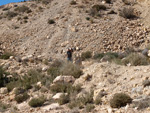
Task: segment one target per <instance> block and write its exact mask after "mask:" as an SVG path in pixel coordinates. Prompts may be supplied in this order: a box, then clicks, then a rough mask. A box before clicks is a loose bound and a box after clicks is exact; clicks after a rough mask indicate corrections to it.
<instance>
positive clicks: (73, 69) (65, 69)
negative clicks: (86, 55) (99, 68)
mask: <svg viewBox="0 0 150 113" xmlns="http://www.w3.org/2000/svg"><path fill="white" fill-rule="evenodd" d="M60 72H61V74H62V75H72V76H73V77H74V78H79V77H80V76H81V75H82V74H83V72H82V70H81V69H80V67H79V66H77V65H75V64H73V63H71V62H66V63H64V64H63V66H62V67H61V68H60Z"/></svg>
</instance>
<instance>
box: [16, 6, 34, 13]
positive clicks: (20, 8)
mask: <svg viewBox="0 0 150 113" xmlns="http://www.w3.org/2000/svg"><path fill="white" fill-rule="evenodd" d="M15 11H18V12H21V13H25V12H26V13H30V12H32V11H31V9H30V8H29V7H27V6H25V5H23V6H19V7H17V8H16V9H15Z"/></svg>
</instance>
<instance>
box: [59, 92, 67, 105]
mask: <svg viewBox="0 0 150 113" xmlns="http://www.w3.org/2000/svg"><path fill="white" fill-rule="evenodd" d="M68 102H69V95H65V94H63V95H62V96H61V97H60V99H59V100H58V103H59V104H60V105H63V104H66V103H68Z"/></svg>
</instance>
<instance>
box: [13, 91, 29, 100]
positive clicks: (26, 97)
mask: <svg viewBox="0 0 150 113" xmlns="http://www.w3.org/2000/svg"><path fill="white" fill-rule="evenodd" d="M28 98H29V95H28V94H27V93H26V92H25V93H23V94H19V95H16V96H15V100H16V101H17V103H21V102H23V101H26V100H27V99H28Z"/></svg>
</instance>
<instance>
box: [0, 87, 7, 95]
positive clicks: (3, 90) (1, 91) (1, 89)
mask: <svg viewBox="0 0 150 113" xmlns="http://www.w3.org/2000/svg"><path fill="white" fill-rule="evenodd" d="M6 93H8V90H7V88H6V87H3V88H0V94H6Z"/></svg>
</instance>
